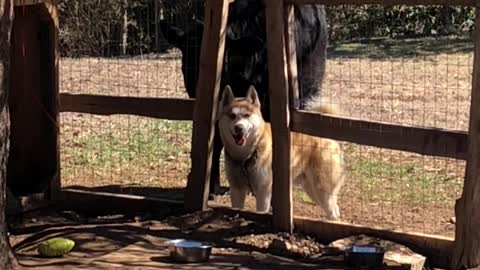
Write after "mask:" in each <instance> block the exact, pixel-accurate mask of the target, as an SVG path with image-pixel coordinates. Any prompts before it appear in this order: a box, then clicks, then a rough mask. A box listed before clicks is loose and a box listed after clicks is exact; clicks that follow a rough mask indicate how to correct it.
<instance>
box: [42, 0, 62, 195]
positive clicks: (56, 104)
mask: <svg viewBox="0 0 480 270" xmlns="http://www.w3.org/2000/svg"><path fill="white" fill-rule="evenodd" d="M44 5H45V8H46V9H47V11H48V14H50V18H51V20H52V24H51V28H50V42H51V51H50V54H51V59H52V61H53V63H51V67H50V68H51V78H50V79H51V81H52V88H53V89H52V92H53V95H54V98H53V102H52V104H51V106H52V118H53V121H55V123H56V134H55V136H56V138H55V140H56V149H55V154H56V164H57V171H56V173H55V174H54V176H53V178H52V181H51V183H50V189H49V194H48V195H49V199H50V200H57V199H59V198H60V189H61V187H62V183H61V172H60V168H61V163H60V160H61V158H60V87H59V71H58V70H59V65H60V48H59V31H60V22H59V16H58V8H57V3H56V2H52V1H46V2H45V3H44Z"/></svg>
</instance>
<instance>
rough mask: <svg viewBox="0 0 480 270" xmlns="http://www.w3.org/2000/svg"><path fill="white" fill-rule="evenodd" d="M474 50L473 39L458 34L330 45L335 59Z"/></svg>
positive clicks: (378, 39) (412, 55)
mask: <svg viewBox="0 0 480 270" xmlns="http://www.w3.org/2000/svg"><path fill="white" fill-rule="evenodd" d="M470 52H473V42H472V39H471V38H470V37H457V36H444V37H423V38H405V39H391V38H371V39H365V40H357V41H352V42H343V41H342V42H331V43H330V44H329V46H328V57H333V58H336V57H339V58H341V57H343V58H358V57H362V58H372V59H385V58H413V57H419V56H433V55H437V54H455V53H470Z"/></svg>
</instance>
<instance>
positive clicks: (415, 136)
mask: <svg viewBox="0 0 480 270" xmlns="http://www.w3.org/2000/svg"><path fill="white" fill-rule="evenodd" d="M291 128H292V130H293V131H296V132H301V133H305V134H309V135H313V136H319V137H324V138H330V139H334V140H339V141H346V142H351V143H357V144H363V145H368V146H375V147H381V148H387V149H393V150H400V151H408V152H413V153H417V154H422V155H431V156H439V157H449V158H456V159H465V158H466V153H467V134H466V133H465V132H460V131H451V130H443V129H434V128H421V127H411V126H401V125H394V124H389V123H383V122H373V121H366V120H359V119H354V118H346V117H337V116H332V115H326V114H320V113H313V112H306V111H300V110H299V111H293V112H292V122H291Z"/></svg>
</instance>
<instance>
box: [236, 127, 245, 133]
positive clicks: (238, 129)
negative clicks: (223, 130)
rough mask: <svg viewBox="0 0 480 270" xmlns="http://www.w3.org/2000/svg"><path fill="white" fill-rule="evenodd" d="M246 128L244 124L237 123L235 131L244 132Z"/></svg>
mask: <svg viewBox="0 0 480 270" xmlns="http://www.w3.org/2000/svg"><path fill="white" fill-rule="evenodd" d="M244 130H245V129H244V128H243V126H242V125H236V126H235V133H237V134H239V133H240V134H241V133H243V131H244Z"/></svg>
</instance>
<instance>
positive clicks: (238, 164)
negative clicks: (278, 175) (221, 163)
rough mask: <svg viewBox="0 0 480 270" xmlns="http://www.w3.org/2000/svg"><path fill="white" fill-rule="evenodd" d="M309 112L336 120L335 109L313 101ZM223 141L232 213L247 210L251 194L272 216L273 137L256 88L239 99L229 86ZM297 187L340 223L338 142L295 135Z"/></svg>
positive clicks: (223, 111) (341, 174)
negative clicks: (247, 198)
mask: <svg viewBox="0 0 480 270" xmlns="http://www.w3.org/2000/svg"><path fill="white" fill-rule="evenodd" d="M307 110H310V111H316V112H322V113H329V114H334V113H335V108H334V107H332V106H326V105H321V104H320V103H319V102H316V101H315V100H312V101H311V102H309V103H308V108H307ZM218 121H219V129H220V136H221V139H222V142H223V145H224V147H225V170H226V174H227V180H228V182H229V185H230V195H231V202H232V207H234V208H239V209H242V208H243V207H244V203H245V198H246V195H247V193H248V192H249V191H251V192H252V193H253V195H254V196H255V198H256V207H257V211H258V212H267V211H269V210H270V203H271V197H272V132H271V128H270V124H269V123H267V122H265V121H264V120H263V118H262V114H261V108H260V102H259V99H258V95H257V92H256V90H255V88H254V87H253V86H251V87H250V89H249V90H248V94H247V97H241V98H235V97H234V95H233V92H232V89H231V88H230V86H226V87H225V90H224V92H223V95H222V100H221V103H220V108H219V118H218ZM291 140H292V146H291V147H292V148H291V166H292V177H293V178H292V179H293V183H294V184H297V185H300V186H301V187H302V188H303V190H304V191H305V192H306V193H307V194H308V195H309V196H310V198H311V199H312V200H313V201H314V202H315V203H317V204H318V205H319V206H321V207H322V208H323V209H324V210H325V212H326V213H327V216H328V218H329V219H333V220H338V219H339V218H340V210H339V207H338V204H337V197H338V194H339V192H340V189H341V187H342V185H343V182H344V172H343V152H342V149H341V147H340V145H339V144H338V143H337V142H336V141H333V140H330V139H324V138H318V137H314V136H309V135H305V134H300V133H296V132H292V133H291Z"/></svg>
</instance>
